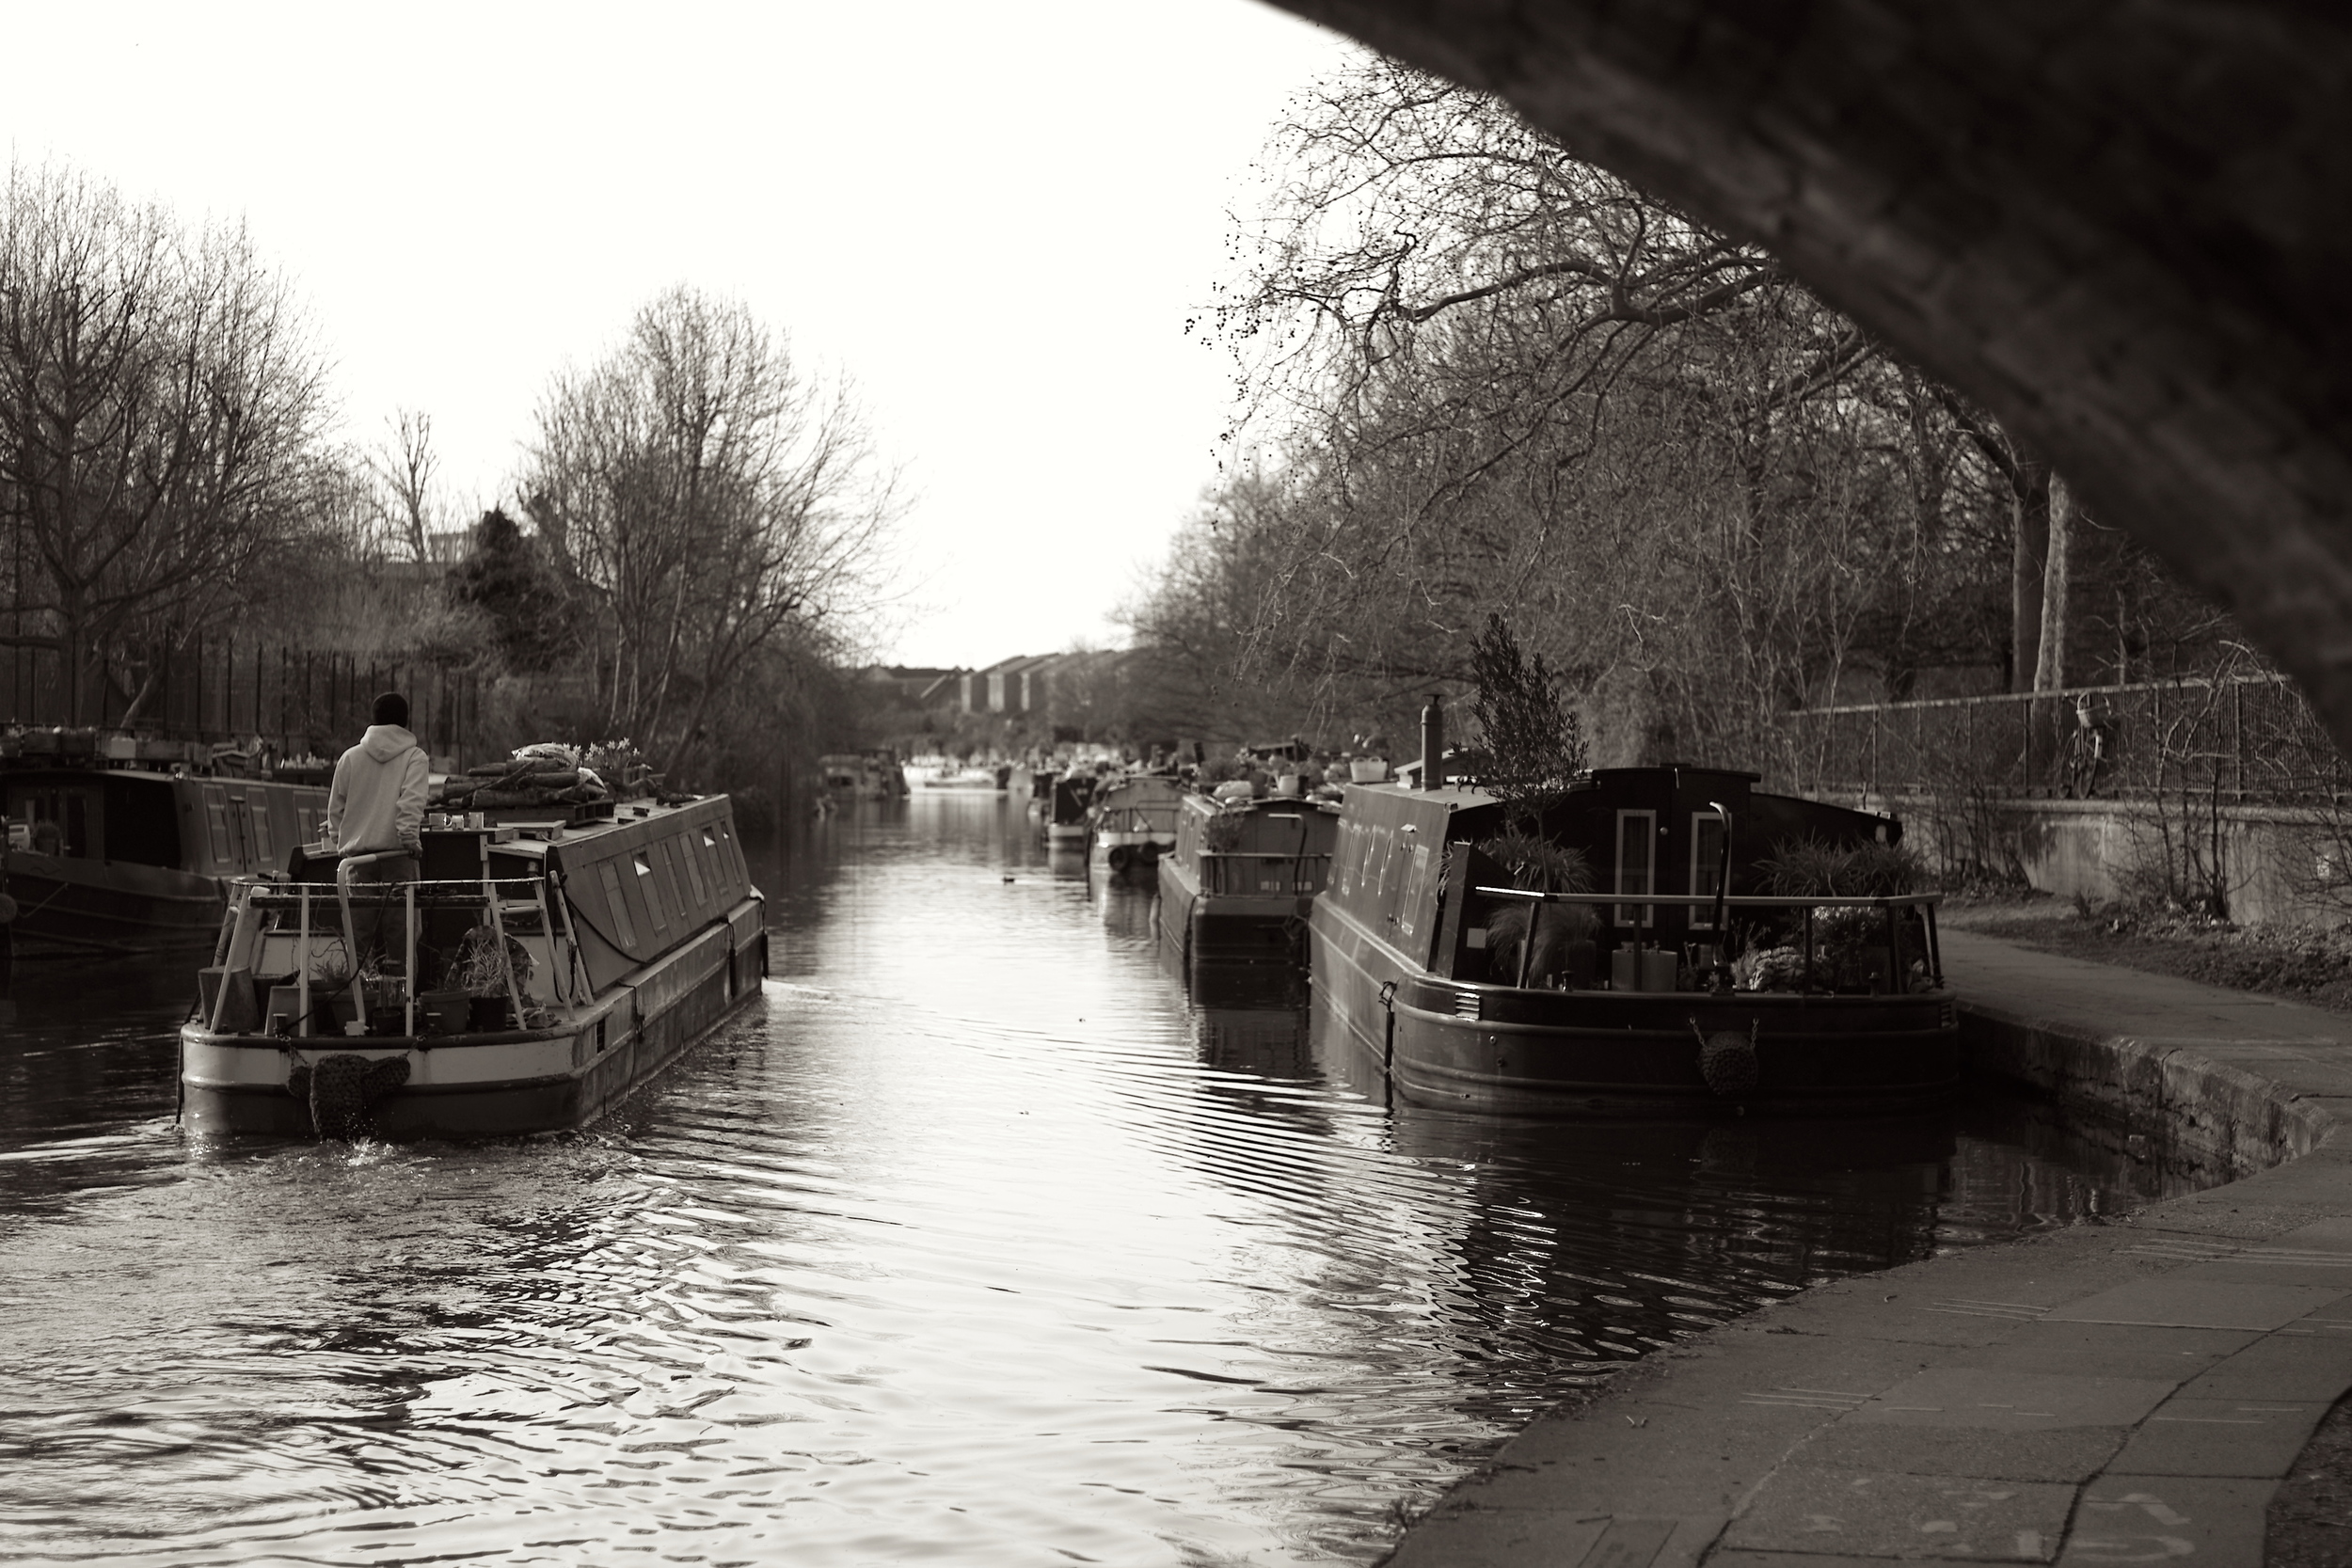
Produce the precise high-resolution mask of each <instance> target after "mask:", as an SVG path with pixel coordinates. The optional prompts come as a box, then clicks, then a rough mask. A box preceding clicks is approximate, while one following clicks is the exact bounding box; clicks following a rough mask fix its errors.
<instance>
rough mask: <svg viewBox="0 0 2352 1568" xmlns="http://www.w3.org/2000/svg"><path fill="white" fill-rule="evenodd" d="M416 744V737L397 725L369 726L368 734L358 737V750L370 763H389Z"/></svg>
mask: <svg viewBox="0 0 2352 1568" xmlns="http://www.w3.org/2000/svg"><path fill="white" fill-rule="evenodd" d="M416 743H417V737H416V736H413V735H411V734H409V733H408V732H407V731H406V730H404V729H402V728H401V727H400V726H399V725H398V724H370V725H369V726H368V733H367V734H365V735H363V736H360V737H359V750H361V751H362V752H366V753H367V754H368V757H369V759H370V760H371V761H374V762H389V761H391V760H392V759H393V758H394V757H396V756H398V755H400V754H401V752H405V751H407V750H408V749H409V748H410V747H412V746H414V745H415V744H416Z"/></svg>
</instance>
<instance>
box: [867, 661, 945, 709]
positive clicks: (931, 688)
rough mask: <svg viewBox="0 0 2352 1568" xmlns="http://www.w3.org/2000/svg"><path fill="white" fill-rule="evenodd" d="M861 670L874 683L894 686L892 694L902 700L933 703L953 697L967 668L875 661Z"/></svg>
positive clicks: (918, 704) (926, 705)
mask: <svg viewBox="0 0 2352 1568" xmlns="http://www.w3.org/2000/svg"><path fill="white" fill-rule="evenodd" d="M858 673H859V674H860V675H861V676H863V677H864V678H865V679H866V680H867V681H869V682H871V683H872V684H874V685H877V686H886V687H888V688H890V690H891V694H892V695H893V696H895V697H897V698H898V699H899V700H900V701H902V702H908V703H913V704H914V705H916V706H918V707H929V706H930V705H932V704H934V703H937V702H941V701H943V700H946V701H953V700H954V699H955V697H956V695H957V693H958V683H960V682H961V680H962V679H963V676H964V674H965V672H964V671H962V670H959V669H955V668H952V667H943V666H937V665H923V664H871V665H868V666H866V668H865V669H864V670H861V671H859V672H858Z"/></svg>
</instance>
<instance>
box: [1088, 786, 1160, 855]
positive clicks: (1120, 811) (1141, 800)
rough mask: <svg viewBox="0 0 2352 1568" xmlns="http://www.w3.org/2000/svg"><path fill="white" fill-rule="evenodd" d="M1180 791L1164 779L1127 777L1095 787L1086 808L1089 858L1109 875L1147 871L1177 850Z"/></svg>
mask: <svg viewBox="0 0 2352 1568" xmlns="http://www.w3.org/2000/svg"><path fill="white" fill-rule="evenodd" d="M1183 803H1184V785H1183V784H1178V783H1177V782H1176V781H1175V780H1174V779H1171V778H1169V777H1168V776H1167V775H1166V774H1164V773H1130V774H1128V775H1127V776H1126V777H1125V778H1123V779H1112V780H1109V781H1107V782H1105V783H1104V784H1098V785H1097V786H1096V787H1095V791H1094V802H1093V804H1092V805H1090V806H1089V807H1088V808H1087V822H1088V827H1089V830H1090V833H1089V846H1090V847H1089V850H1088V854H1089V857H1090V862H1091V863H1092V864H1094V865H1098V866H1103V867H1105V868H1107V869H1109V870H1112V871H1119V872H1125V871H1142V870H1147V869H1149V868H1150V867H1151V866H1152V863H1154V862H1156V861H1157V860H1158V859H1159V858H1160V857H1161V856H1162V855H1163V854H1165V853H1167V852H1168V850H1170V849H1173V848H1174V847H1176V811H1177V808H1178V807H1179V806H1181V805H1182V804H1183Z"/></svg>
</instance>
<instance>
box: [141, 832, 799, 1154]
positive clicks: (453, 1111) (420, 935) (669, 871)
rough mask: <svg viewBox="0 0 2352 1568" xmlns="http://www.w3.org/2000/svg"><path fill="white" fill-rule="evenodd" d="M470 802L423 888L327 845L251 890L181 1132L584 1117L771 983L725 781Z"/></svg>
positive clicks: (192, 1025)
mask: <svg viewBox="0 0 2352 1568" xmlns="http://www.w3.org/2000/svg"><path fill="white" fill-rule="evenodd" d="M474 815H475V816H482V817H484V818H485V821H487V825H485V826H480V827H469V826H452V825H446V824H436V823H434V821H433V819H431V818H428V826H427V827H426V829H425V832H424V855H423V859H422V863H421V876H420V878H419V879H418V880H416V881H413V882H398V883H378V882H370V881H366V880H364V879H362V880H359V881H358V882H354V881H353V880H352V879H351V873H352V872H353V870H355V869H356V868H358V867H359V866H361V865H363V864H364V863H366V862H369V861H372V860H374V859H378V858H380V857H375V856H359V857H352V858H345V857H342V856H338V855H336V854H335V853H334V852H333V851H331V850H325V849H321V848H309V849H306V850H304V851H303V853H302V854H301V855H299V856H298V857H296V860H295V863H294V868H293V870H292V871H291V872H290V873H287V874H281V875H278V876H269V877H252V878H246V879H240V880H239V881H238V882H237V884H236V889H235V894H234V896H233V898H232V900H231V902H230V910H229V914H228V916H227V918H226V919H225V920H224V921H223V922H222V924H221V927H220V934H219V940H218V943H217V947H216V950H215V962H214V963H213V965H212V966H211V967H209V968H207V969H205V970H204V971H203V974H202V984H201V985H200V987H199V1016H198V1017H197V1018H196V1019H195V1020H193V1021H192V1022H189V1023H188V1024H187V1025H186V1026H185V1027H183V1029H182V1030H181V1034H180V1081H181V1088H182V1095H183V1104H182V1115H183V1120H184V1121H185V1123H186V1124H187V1125H188V1126H190V1127H191V1128H193V1129H194V1130H195V1131H197V1132H201V1133H268V1134H278V1135H288V1136H307V1135H312V1134H315V1135H318V1136H323V1137H324V1136H354V1135H358V1134H359V1133H362V1132H368V1133H373V1134H374V1135H376V1136H380V1137H385V1138H392V1139H409V1138H467V1137H489V1136H506V1135H513V1134H518V1133H532V1132H555V1131H561V1130H564V1129H567V1128H576V1127H581V1126H584V1125H586V1124H588V1123H589V1122H592V1121H594V1120H596V1118H597V1117H600V1116H602V1115H603V1114H604V1113H605V1112H607V1111H609V1110H611V1109H612V1107H613V1106H614V1105H615V1104H617V1103H619V1102H620V1101H622V1100H623V1099H624V1098H626V1097H627V1096H628V1095H629V1094H630V1093H631V1092H633V1091H634V1090H635V1089H637V1088H638V1087H640V1086H641V1085H644V1084H645V1083H646V1082H647V1081H649V1080H650V1079H651V1078H653V1077H654V1075H655V1074H657V1073H659V1072H660V1071H661V1069H663V1068H665V1067H666V1066H668V1065H669V1064H670V1063H671V1062H672V1061H674V1060H675V1059H676V1058H677V1057H678V1056H679V1055H680V1054H681V1053H684V1052H685V1051H686V1050H687V1049H688V1047H690V1046H691V1045H692V1044H693V1043H694V1042H695V1041H696V1040H698V1039H700V1038H701V1037H703V1036H704V1035H706V1034H707V1033H708V1032H709V1031H710V1030H711V1029H712V1028H713V1027H715V1026H716V1025H717V1024H718V1023H719V1022H721V1021H723V1019H724V1018H726V1017H727V1015H728V1014H729V1013H731V1012H732V1011H734V1010H735V1009H736V1008H737V1007H739V1006H741V1005H742V1004H743V1003H745V1002H746V1001H748V1000H749V999H750V998H751V997H752V996H754V995H755V994H756V993H757V992H758V990H759V982H760V977H761V976H762V975H763V974H765V973H766V967H767V950H768V949H767V929H766V923H765V918H764V905H763V903H762V901H761V896H760V894H759V892H758V890H757V889H756V888H755V887H753V886H752V883H751V877H750V871H749V868H748V867H747V866H746V864H745V863H744V859H743V852H742V848H741V846H740V845H739V844H738V842H737V840H736V835H735V822H734V816H733V813H732V811H731V809H730V807H729V805H728V802H727V799H726V797H724V796H723V795H722V796H710V797H706V798H702V799H692V800H680V801H677V802H676V803H656V802H654V801H650V800H646V801H637V802H628V803H623V804H620V805H619V806H617V807H616V806H614V805H612V804H610V803H605V804H596V805H582V806H577V807H574V808H571V809H570V810H569V812H567V813H564V812H559V813H555V814H549V813H548V812H547V811H545V810H544V809H541V810H540V811H539V812H538V813H537V816H536V818H535V819H522V818H519V817H518V816H516V814H514V813H504V814H501V813H477V814H474ZM497 816H506V818H507V819H506V820H505V821H503V822H498V821H494V820H488V819H490V818H495V817H497ZM469 820H470V818H468V817H466V816H459V817H458V818H456V821H457V822H459V823H463V822H466V821H469Z"/></svg>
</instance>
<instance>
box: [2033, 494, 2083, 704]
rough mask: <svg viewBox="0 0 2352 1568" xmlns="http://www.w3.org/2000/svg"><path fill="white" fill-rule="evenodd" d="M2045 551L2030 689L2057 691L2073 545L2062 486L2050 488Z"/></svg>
mask: <svg viewBox="0 0 2352 1568" xmlns="http://www.w3.org/2000/svg"><path fill="white" fill-rule="evenodd" d="M2048 505H2049V510H2048V513H2047V515H2046V516H2047V522H2048V526H2049V534H2048V551H2047V557H2046V560H2045V561H2044V562H2043V566H2042V628H2041V650H2040V653H2041V657H2038V658H2037V659H2036V660H2035V661H2034V672H2033V689H2035V690H2036V691H2056V690H2058V689H2059V688H2060V687H2063V686H2064V685H2065V684H2066V598H2067V593H2066V590H2067V579H2068V575H2069V571H2070V569H2071V566H2072V558H2073V555H2074V497H2073V496H2072V495H2071V494H2069V492H2068V491H2067V488H2066V485H2065V483H2064V482H2062V481H2060V480H2058V479H2057V478H2055V477H2053V478H2052V479H2051V480H2050V486H2049V500H2048Z"/></svg>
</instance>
